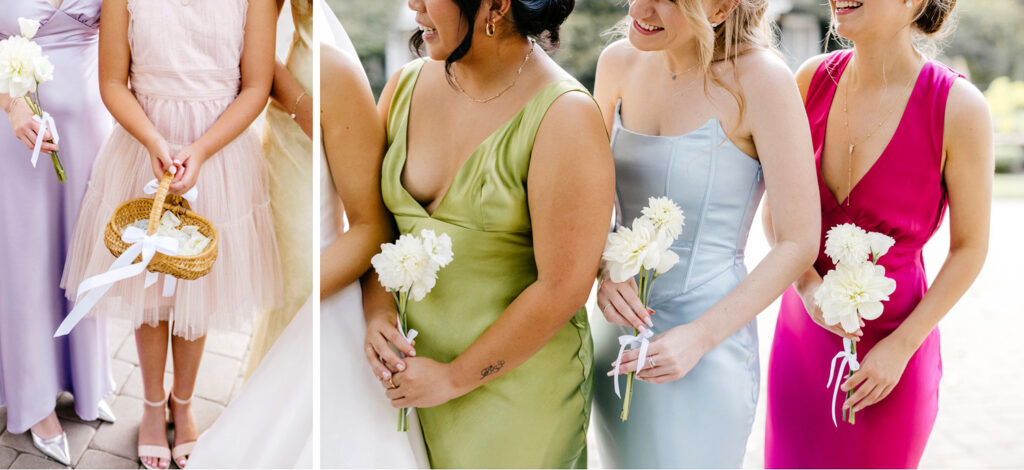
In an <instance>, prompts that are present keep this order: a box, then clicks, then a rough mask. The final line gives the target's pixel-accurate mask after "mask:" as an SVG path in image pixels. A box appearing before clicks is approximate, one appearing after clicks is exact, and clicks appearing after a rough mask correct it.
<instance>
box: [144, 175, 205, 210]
mask: <svg viewBox="0 0 1024 470" xmlns="http://www.w3.org/2000/svg"><path fill="white" fill-rule="evenodd" d="M171 168H175V167H171ZM171 173H175V171H174V170H171ZM159 187H160V182H159V181H157V180H156V179H152V180H149V182H148V183H146V186H144V187H143V188H142V192H144V193H146V194H156V190H157V188H159ZM181 197H183V198H185V200H186V201H188V202H189V203H190V204H195V203H196V198H198V197H199V190H198V189H196V187H195V186H193V187H192V189H190V190H188V192H186V193H185V194H182V195H181Z"/></svg>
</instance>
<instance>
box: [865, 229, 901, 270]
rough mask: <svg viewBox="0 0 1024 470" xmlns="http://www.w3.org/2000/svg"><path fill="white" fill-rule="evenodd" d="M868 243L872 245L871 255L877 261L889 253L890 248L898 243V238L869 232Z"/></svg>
mask: <svg viewBox="0 0 1024 470" xmlns="http://www.w3.org/2000/svg"><path fill="white" fill-rule="evenodd" d="M868 244H870V245H871V256H872V258H873V259H874V260H875V262H876V263H877V262H878V258H881V257H882V256H883V255H885V254H886V253H888V252H889V248H892V247H893V245H895V244H896V240H894V239H893V238H892V237H890V236H888V235H885V234H881V233H878V232H868Z"/></svg>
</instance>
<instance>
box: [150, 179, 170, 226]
mask: <svg viewBox="0 0 1024 470" xmlns="http://www.w3.org/2000/svg"><path fill="white" fill-rule="evenodd" d="M173 179H174V173H171V172H170V171H167V172H164V176H163V177H162V178H160V186H159V187H158V188H157V190H156V194H154V195H153V208H152V209H151V210H150V211H149V225H147V226H146V235H153V234H154V233H156V229H157V227H159V226H160V216H161V215H163V212H164V200H165V199H167V190H168V189H170V187H171V180H173Z"/></svg>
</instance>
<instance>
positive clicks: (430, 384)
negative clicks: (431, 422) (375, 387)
mask: <svg viewBox="0 0 1024 470" xmlns="http://www.w3.org/2000/svg"><path fill="white" fill-rule="evenodd" d="M406 361H407V362H408V368H407V369H406V370H405V371H403V372H399V373H397V374H395V375H394V377H392V378H391V380H390V381H388V380H384V381H382V383H383V385H384V387H385V388H387V389H388V391H387V392H386V394H387V397H388V398H389V399H391V406H393V407H395V408H429V407H431V406H437V405H443V404H445V403H447V402H448V401H449V400H452V399H454V398H457V397H460V396H462V395H463V394H464V392H460V391H459V389H458V387H456V386H455V379H454V375H455V374H454V373H453V371H452V367H451V366H450V365H448V364H442V363H440V362H437V361H435V360H433V359H428V358H425V357H410V358H406ZM392 385H394V387H392Z"/></svg>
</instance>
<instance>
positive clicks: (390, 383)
mask: <svg viewBox="0 0 1024 470" xmlns="http://www.w3.org/2000/svg"><path fill="white" fill-rule="evenodd" d="M388 385H390V386H391V388H398V385H395V382H394V381H393V380H391V379H388Z"/></svg>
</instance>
